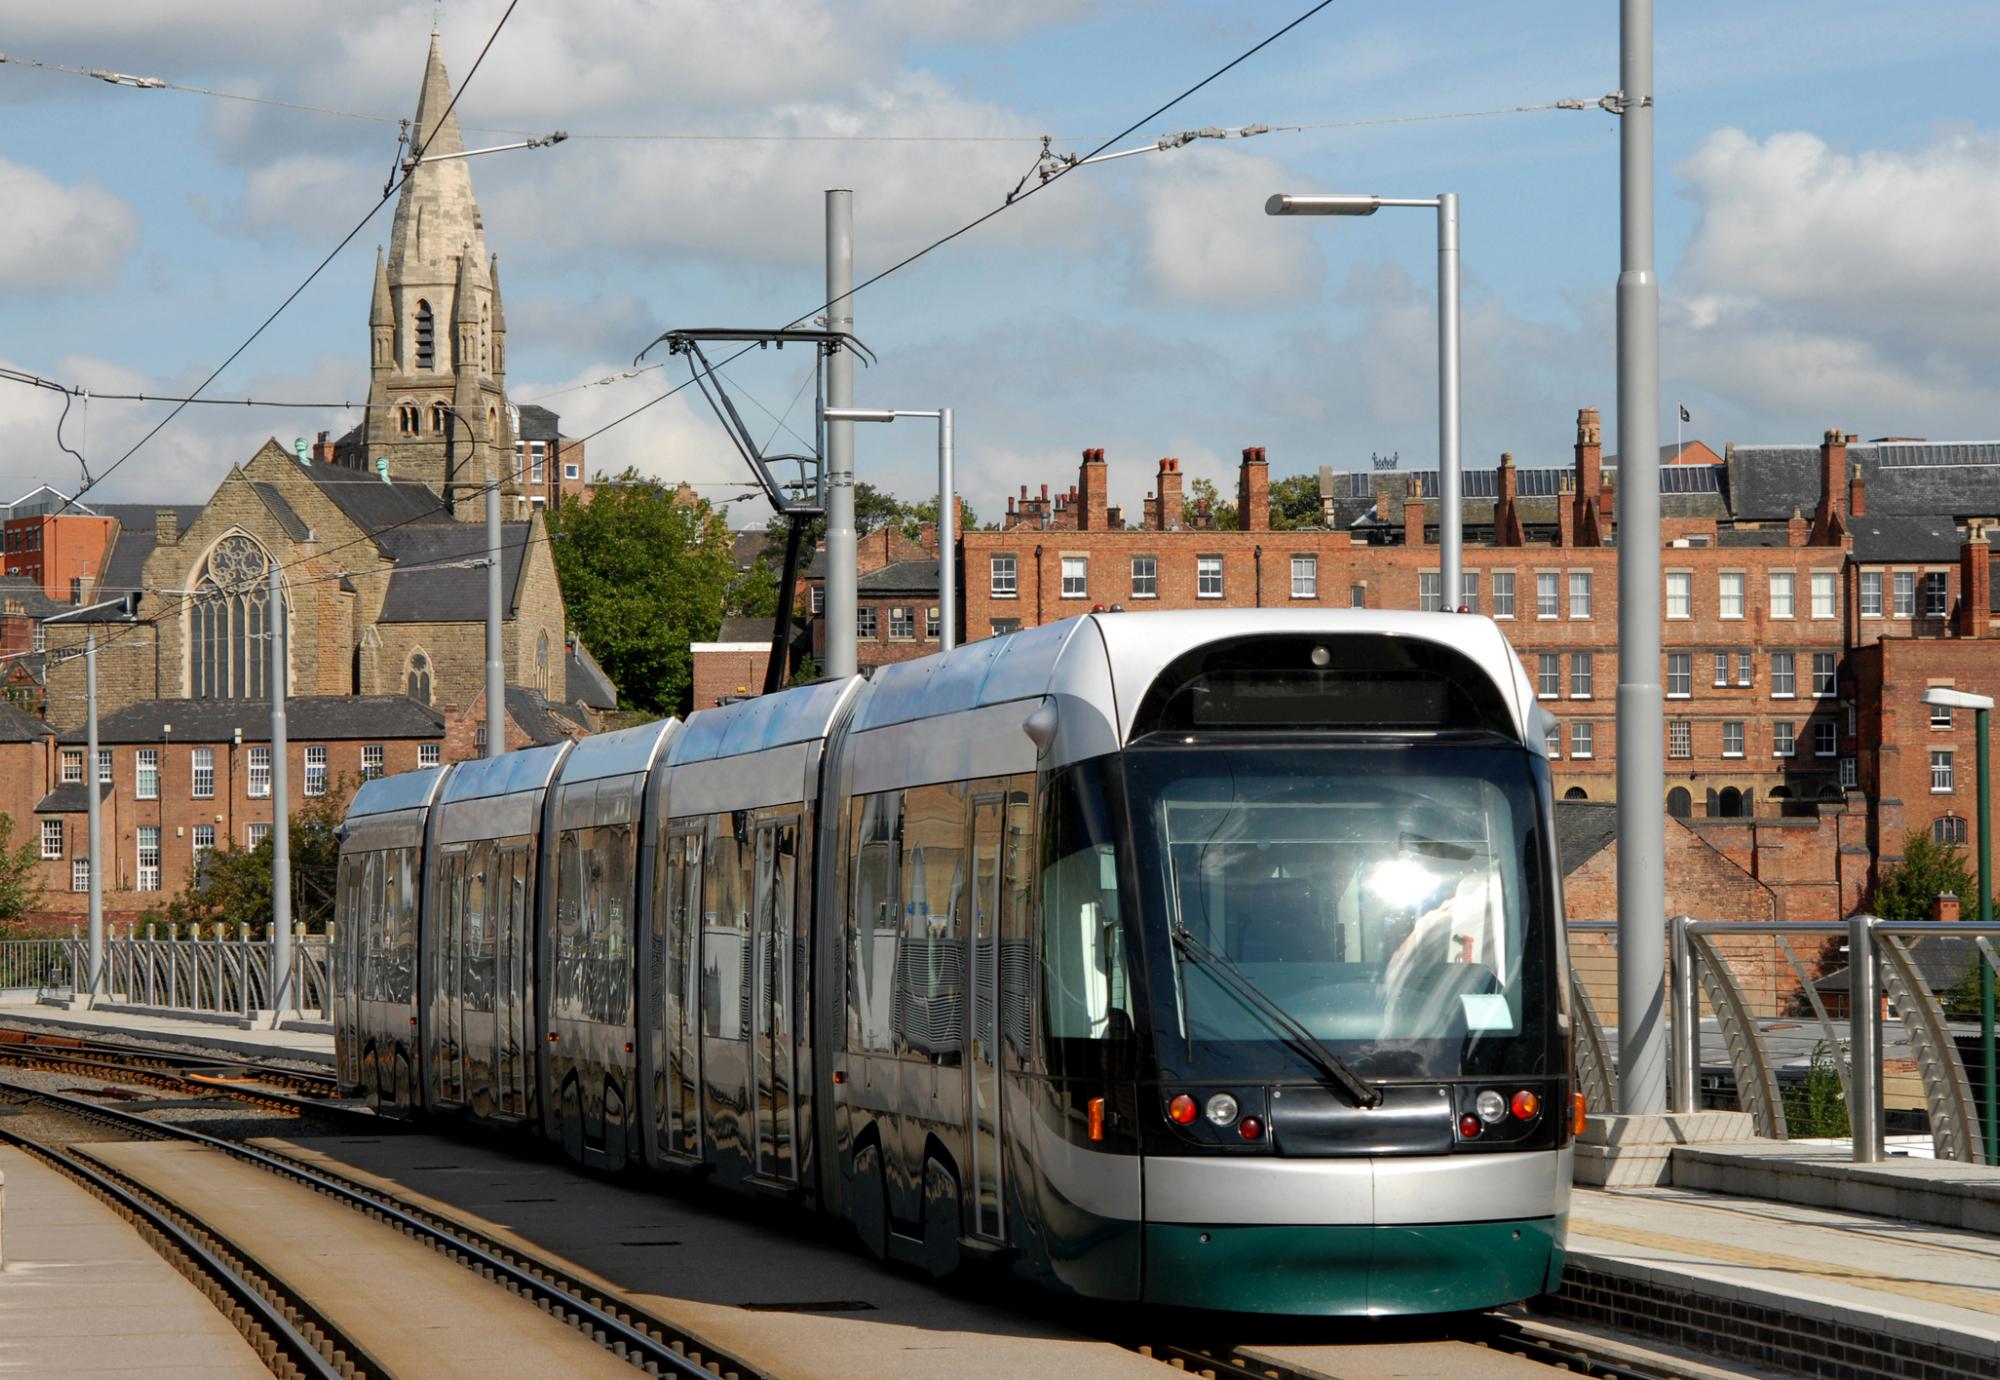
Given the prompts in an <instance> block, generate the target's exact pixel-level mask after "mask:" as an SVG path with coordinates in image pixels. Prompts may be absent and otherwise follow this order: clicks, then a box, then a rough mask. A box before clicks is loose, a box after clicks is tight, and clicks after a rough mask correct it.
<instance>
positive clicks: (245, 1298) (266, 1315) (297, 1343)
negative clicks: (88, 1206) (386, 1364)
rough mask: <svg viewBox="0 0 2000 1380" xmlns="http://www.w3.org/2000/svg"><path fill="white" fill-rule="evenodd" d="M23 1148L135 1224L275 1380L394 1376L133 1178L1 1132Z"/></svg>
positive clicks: (247, 1259)
mask: <svg viewBox="0 0 2000 1380" xmlns="http://www.w3.org/2000/svg"><path fill="white" fill-rule="evenodd" d="M0 1141H5V1142H6V1143H8V1144H10V1145H13V1146H16V1147H17V1148H19V1149H20V1150H21V1151H23V1152H24V1153H26V1154H28V1155H30V1156H32V1157H34V1158H35V1159H36V1160H39V1161H40V1162H41V1163H43V1164H45V1165H47V1166H48V1167H49V1168H51V1169H53V1170H55V1171H56V1172H57V1173H59V1174H61V1175H63V1176H64V1177H66V1178H68V1179H71V1180H73V1181H74V1182H76V1183H77V1184H79V1185H81V1186H82V1187H83V1188H84V1190H85V1191H87V1192H88V1193H90V1194H91V1195H92V1196H94V1197H96V1198H98V1199H99V1200H101V1201H102V1202H104V1203H105V1204H106V1205H107V1206H108V1207H110V1208H111V1210H112V1211H113V1212H115V1213H117V1214H118V1215H119V1216H121V1217H123V1218H125V1219H126V1220H127V1221H129V1222H130V1223H131V1224H132V1226H133V1228H134V1230H136V1231H138V1233H139V1235H140V1237H141V1238H142V1239H144V1240H145V1241H146V1243H147V1244H148V1245H150V1246H152V1248H153V1249H154V1250H155V1251H157V1252H159V1254H160V1257H161V1259H163V1260H165V1261H166V1262H167V1263H168V1264H169V1265H171V1266H173V1267H174V1268H175V1269H176V1270H177V1271H178V1272H179V1273H181V1274H182V1275H184V1276H185V1277H186V1278H187V1279H188V1281H189V1282H190V1283H192V1284H193V1285H194V1286H195V1287H196V1288H197V1289H199V1290H200V1291H201V1292H202V1294H203V1295H204V1296H205V1297H206V1298H207V1299H208V1300H209V1302H210V1303H212V1304H214V1305H215V1309H216V1311H217V1312H219V1313H221V1314H222V1316H223V1318H224V1319H225V1320H227V1321H228V1322H229V1323H230V1324H231V1325H232V1326H234V1327H235V1328H236V1330H237V1331H238V1332H240V1333H242V1334H243V1340H244V1341H245V1342H246V1343H248V1344H249V1346H250V1347H251V1349H252V1350H253V1351H255V1352H257V1354H258V1359H260V1360H261V1361H263V1362H264V1364H265V1365H267V1366H269V1367H270V1369H271V1372H272V1373H273V1374H274V1375H279V1376H286V1377H299V1378H300V1380H357V1378H358V1377H364V1376H386V1375H388V1373H389V1372H388V1371H387V1370H386V1369H384V1368H383V1367H382V1366H381V1364H380V1363H378V1362H377V1361H375V1360H374V1359H373V1358H372V1357H371V1356H370V1355H369V1354H368V1352H367V1351H366V1350H365V1349H364V1348H362V1347H361V1346H359V1345H357V1344H356V1343H355V1342H354V1340H353V1339H352V1338H351V1337H348V1336H347V1335H346V1334H345V1333H343V1332H342V1331H341V1330H340V1329H338V1328H336V1327H334V1326H333V1325H332V1324H331V1323H329V1322H328V1321H327V1320H326V1318H325V1317H323V1316H322V1315H321V1314H320V1313H319V1312H318V1311H316V1310H315V1309H314V1308H313V1307H312V1306H311V1304H309V1303H308V1302H307V1301H306V1300H305V1299H303V1298H301V1297H298V1296H297V1295H295V1294H293V1293H292V1292H290V1291H289V1290H287V1289H286V1288H285V1287H284V1286H283V1285H282V1284H281V1283H280V1282H279V1279H278V1277H277V1276H276V1275H274V1274H272V1273H271V1272H270V1271H268V1270H266V1269H265V1268H264V1267H263V1266H262V1265H260V1264H259V1263H258V1262H257V1260H256V1259H255V1257H253V1256H251V1255H250V1254H249V1252H247V1251H245V1250H243V1249H242V1248H241V1247H240V1246H238V1245H236V1244H235V1243H234V1242H232V1241H230V1240H229V1239H228V1238H227V1237H225V1236H222V1235H221V1234H219V1233H217V1232H216V1231H215V1230H214V1229H213V1228H211V1227H209V1226H208V1225H206V1224H205V1223H202V1222H201V1221H199V1220H198V1219H196V1218H194V1217H192V1216H190V1215H189V1214H187V1213H185V1212H183V1211H181V1210H180V1209H179V1208H177V1207H175V1206H174V1205H173V1204H171V1203H169V1202H167V1201H166V1200H165V1199H163V1198H161V1197H160V1196H159V1195H158V1194H155V1193H153V1192H151V1191H150V1190H148V1189H146V1188H145V1187H144V1186H143V1185H141V1184H139V1183H137V1182H136V1181H134V1180H132V1179H131V1178H129V1177H128V1176H126V1175H123V1174H120V1173H118V1172H117V1171H115V1170H112V1169H110V1168H108V1167H107V1166H103V1165H100V1164H96V1163H93V1162H91V1161H89V1160H87V1159H85V1158H83V1157H82V1156H81V1155H78V1154H77V1153H76V1152H75V1151H73V1150H70V1149H68V1148H66V1147H57V1146H53V1145H48V1144H45V1143H43V1142H41V1141H38V1140H35V1139H33V1138H32V1137H30V1136H26V1135H23V1134H21V1133H20V1132H17V1131H14V1130H11V1129H9V1128H7V1127H5V1126H0Z"/></svg>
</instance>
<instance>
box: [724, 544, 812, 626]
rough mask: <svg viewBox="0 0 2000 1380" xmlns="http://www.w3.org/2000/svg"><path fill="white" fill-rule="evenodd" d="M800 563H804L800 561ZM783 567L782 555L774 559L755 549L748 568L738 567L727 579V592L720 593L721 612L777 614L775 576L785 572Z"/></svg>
mask: <svg viewBox="0 0 2000 1380" xmlns="http://www.w3.org/2000/svg"><path fill="white" fill-rule="evenodd" d="M801 564H802V565H803V562H801ZM784 569H785V567H784V557H783V556H780V557H779V558H778V560H777V561H775V562H773V561H772V560H770V559H769V557H768V556H767V555H766V554H765V553H764V552H761V551H760V552H758V553H757V559H756V560H754V561H752V562H750V568H749V569H748V570H742V571H738V572H737V573H736V575H735V576H734V577H733V578H732V579H731V580H730V581H729V590H728V593H726V594H725V595H724V596H723V603H722V612H723V616H724V617H726V618H775V617H777V615H778V579H779V577H780V576H781V575H783V574H784Z"/></svg>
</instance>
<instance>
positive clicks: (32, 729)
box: [0, 700, 55, 743]
mask: <svg viewBox="0 0 2000 1380" xmlns="http://www.w3.org/2000/svg"><path fill="white" fill-rule="evenodd" d="M54 733H55V730H54V729H52V728H50V727H49V726H48V725H47V724H45V723H43V722H42V721H41V720H40V719H38V718H36V717H35V716H34V715H33V714H30V713H29V712H28V711H27V710H25V709H22V708H21V707H20V706H19V705H13V704H9V703H7V702H6V701H5V700H0V743H39V742H41V741H42V740H43V739H44V738H48V737H51V736H53V735H54Z"/></svg>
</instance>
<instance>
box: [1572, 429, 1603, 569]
mask: <svg viewBox="0 0 2000 1380" xmlns="http://www.w3.org/2000/svg"><path fill="white" fill-rule="evenodd" d="M1603 492H1604V442H1603V431H1602V426H1601V423H1600V419H1599V415H1598V411H1597V409H1596V408H1594V407H1580V408H1578V409H1577V412H1576V497H1575V498H1574V499H1572V500H1571V501H1570V509H1571V512H1570V530H1571V534H1572V536H1573V538H1574V541H1575V544H1576V545H1578V546H1602V545H1604V531H1603V523H1602V519H1601V517H1600V514H1599V511H1598V501H1599V499H1600V498H1601V497H1602V495H1603Z"/></svg>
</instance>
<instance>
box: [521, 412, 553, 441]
mask: <svg viewBox="0 0 2000 1380" xmlns="http://www.w3.org/2000/svg"><path fill="white" fill-rule="evenodd" d="M515 411H516V412H518V413H519V414H520V419H521V420H520V425H519V426H518V427H516V428H515V431H514V434H515V435H516V436H518V437H520V438H521V439H522V440H523V441H556V440H560V439H561V438H562V427H561V425H560V423H561V419H560V418H558V417H557V416H556V414H555V413H553V412H551V411H549V410H548V409H547V408H546V407H537V406H536V405H535V404H534V403H522V404H521V405H520V406H519V407H517V408H516V409H515Z"/></svg>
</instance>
